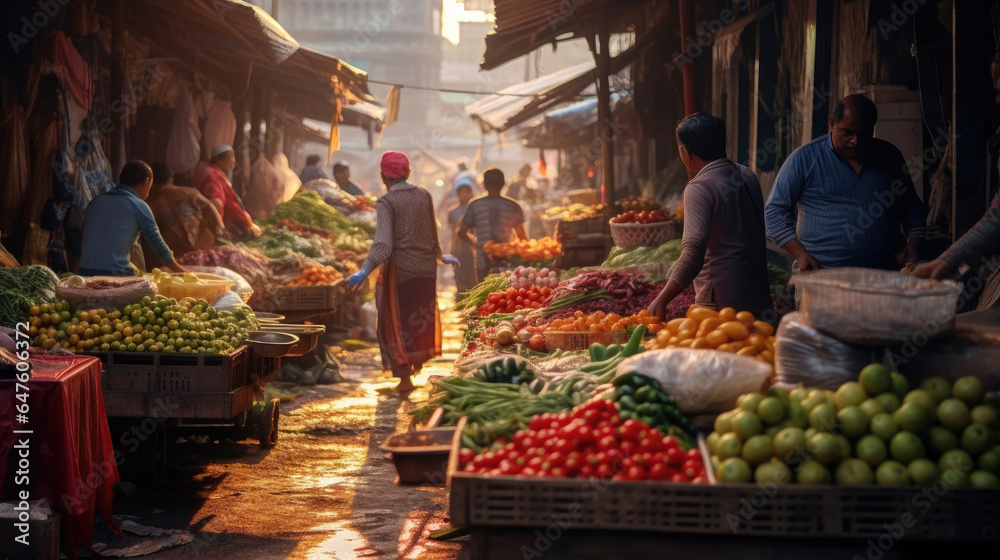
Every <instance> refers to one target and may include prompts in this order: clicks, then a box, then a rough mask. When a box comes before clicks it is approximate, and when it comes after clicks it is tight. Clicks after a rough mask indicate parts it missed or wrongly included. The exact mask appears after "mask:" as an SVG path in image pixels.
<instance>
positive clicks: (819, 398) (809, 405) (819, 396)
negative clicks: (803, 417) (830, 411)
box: [802, 389, 826, 412]
mask: <svg viewBox="0 0 1000 560" xmlns="http://www.w3.org/2000/svg"><path fill="white" fill-rule="evenodd" d="M821 404H826V393H824V392H823V391H822V390H821V389H813V390H812V391H810V392H809V395H808V396H807V397H806V398H805V399H803V400H802V406H803V408H805V409H806V412H810V411H812V409H814V408H816V407H817V406H819V405H821Z"/></svg>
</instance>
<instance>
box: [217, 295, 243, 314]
mask: <svg viewBox="0 0 1000 560" xmlns="http://www.w3.org/2000/svg"><path fill="white" fill-rule="evenodd" d="M210 305H211V307H214V308H215V309H216V310H218V311H234V310H236V309H239V308H241V307H245V306H246V303H245V302H244V301H243V300H242V299H240V296H238V295H236V293H235V292H226V293H224V294H222V295H221V296H219V297H217V298H215V299H214V300H212V303H211V304H210Z"/></svg>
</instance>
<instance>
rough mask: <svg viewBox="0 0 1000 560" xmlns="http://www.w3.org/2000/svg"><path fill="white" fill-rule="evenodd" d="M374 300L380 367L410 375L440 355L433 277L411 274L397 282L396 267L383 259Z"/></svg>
mask: <svg viewBox="0 0 1000 560" xmlns="http://www.w3.org/2000/svg"><path fill="white" fill-rule="evenodd" d="M400 294H402V295H403V297H402V298H400ZM375 303H376V307H377V308H378V321H377V323H376V328H375V330H376V332H377V334H378V341H379V347H380V348H381V350H382V367H384V368H387V369H391V370H392V375H393V376H394V377H404V376H407V375H411V374H412V373H414V370H419V369H420V368H421V367H423V365H424V363H425V362H427V361H428V360H430V359H432V358H434V357H435V356H440V355H441V314H440V313H439V312H438V308H437V279H436V278H415V279H413V280H406V281H404V282H400V283H398V284H397V283H396V267H395V266H394V265H393V264H392V261H391V260H389V261H386V262H385V263H384V264H383V265H382V275H381V276H380V277H379V279H378V290H377V291H376V302H375Z"/></svg>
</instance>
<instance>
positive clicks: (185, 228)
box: [142, 163, 225, 268]
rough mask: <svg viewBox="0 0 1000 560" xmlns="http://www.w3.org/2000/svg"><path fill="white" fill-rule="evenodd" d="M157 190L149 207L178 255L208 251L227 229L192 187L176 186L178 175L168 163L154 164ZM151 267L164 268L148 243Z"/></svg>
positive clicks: (151, 191) (146, 244)
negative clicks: (175, 181) (176, 176)
mask: <svg viewBox="0 0 1000 560" xmlns="http://www.w3.org/2000/svg"><path fill="white" fill-rule="evenodd" d="M152 168H153V188H152V190H150V192H149V198H147V199H146V203H147V204H149V208H150V210H152V211H153V217H155V218H156V225H157V226H158V227H159V229H160V233H161V235H163V239H164V240H165V241H166V242H167V245H168V246H170V248H171V249H173V251H174V253H175V254H176V255H183V254H184V253H187V252H190V251H195V250H198V249H207V248H209V247H212V246H213V245H215V239H216V238H217V237H218V236H219V235H221V234H222V233H223V230H224V229H225V228H224V226H223V225H222V217H221V216H220V215H219V211H218V210H217V209H216V208H215V205H214V204H212V203H211V201H209V200H208V199H207V198H205V197H204V196H202V195H201V194H200V193H198V189H195V188H192V187H179V186H176V185H174V173H173V170H172V169H170V166H169V165H167V164H165V163H154V164H153V165H152ZM142 248H143V253H144V254H145V258H146V265H147V267H150V268H152V267H157V266H161V265H162V263H160V262H159V260H158V259H157V258H156V255H154V254H153V251H152V249H151V248H150V247H149V244H148V243H144V244H143V247H142Z"/></svg>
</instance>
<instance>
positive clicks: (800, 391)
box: [788, 383, 809, 403]
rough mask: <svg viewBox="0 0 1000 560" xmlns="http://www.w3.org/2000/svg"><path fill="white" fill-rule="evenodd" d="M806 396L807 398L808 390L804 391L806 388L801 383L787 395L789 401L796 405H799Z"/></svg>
mask: <svg viewBox="0 0 1000 560" xmlns="http://www.w3.org/2000/svg"><path fill="white" fill-rule="evenodd" d="M808 396H809V389H806V387H805V386H804V385H802V384H801V383H799V386H798V387H796V388H794V389H792V390H791V391H790V392H789V393H788V398H789V399H791V401H792V402H797V403H801V402H802V401H803V400H804V399H805V398H806V397H808Z"/></svg>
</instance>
